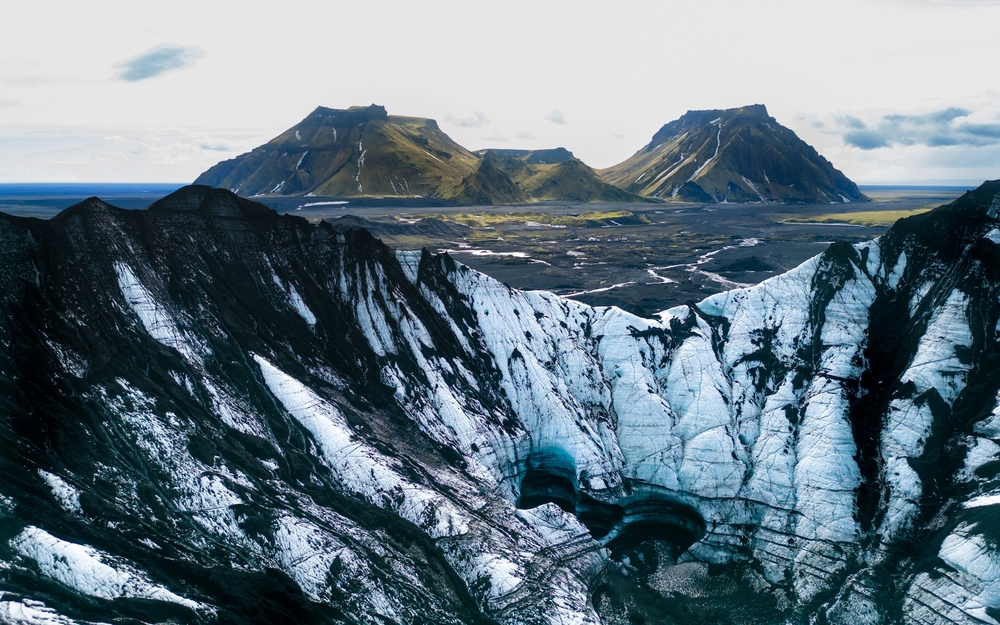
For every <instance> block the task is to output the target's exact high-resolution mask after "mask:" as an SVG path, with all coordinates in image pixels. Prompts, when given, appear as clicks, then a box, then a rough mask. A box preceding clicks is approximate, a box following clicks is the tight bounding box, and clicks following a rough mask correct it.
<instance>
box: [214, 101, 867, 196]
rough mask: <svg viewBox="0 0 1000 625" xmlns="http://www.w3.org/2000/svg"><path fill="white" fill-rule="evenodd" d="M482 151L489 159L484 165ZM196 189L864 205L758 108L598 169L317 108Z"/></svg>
mask: <svg viewBox="0 0 1000 625" xmlns="http://www.w3.org/2000/svg"><path fill="white" fill-rule="evenodd" d="M723 129H725V134H726V136H725V140H723V139H724V138H723V134H724V133H723ZM486 155H492V158H493V160H492V161H491V162H490V163H488V164H484V159H485V157H486ZM769 172H770V173H769ZM772 178H773V181H772ZM195 184H206V185H209V186H215V187H222V188H227V189H229V190H230V191H233V192H235V193H239V194H241V195H243V196H245V197H246V196H250V197H258V196H267V195H296V196H299V195H307V196H308V195H320V196H329V197H367V196H371V197H385V196H389V197H414V196H418V197H439V198H443V199H449V200H453V201H456V202H458V203H461V204H480V205H483V204H501V205H503V204H525V203H531V202H537V201H564V202H649V201H665V200H671V199H680V200H684V201H690V202H704V203H716V202H753V201H764V202H772V201H774V202H789V203H803V202H810V203H816V202H819V203H827V202H848V201H861V202H864V201H868V198H866V197H865V196H864V194H862V193H861V192H860V191H859V190H858V188H857V185H855V184H854V183H853V182H851V181H850V180H848V179H847V178H846V177H845V176H844V175H843V174H842V173H841V172H840V171H839V170H836V169H835V168H834V167H833V166H832V164H830V163H829V161H827V160H826V159H825V158H823V157H822V156H821V155H819V154H818V153H817V152H816V150H815V149H814V148H812V147H811V146H809V145H808V144H806V143H805V142H803V141H802V140H801V139H799V138H798V137H797V136H796V135H795V133H794V132H792V131H791V130H789V129H788V128H785V127H784V126H781V125H780V124H778V123H777V121H775V120H774V118H772V117H770V116H769V115H768V113H767V109H766V108H765V107H764V106H763V105H760V104H756V105H752V106H747V107H742V108H738V109H727V110H709V111H688V112H687V113H685V114H684V115H683V116H682V117H681V118H679V119H677V120H675V121H673V122H670V123H668V124H665V125H664V126H663V127H662V128H660V130H658V131H657V132H656V133H655V134H654V135H653V138H652V140H651V142H650V143H649V144H648V145H647V146H645V147H644V148H642V149H640V150H639V151H638V152H636V154H635V155H633V156H632V157H631V158H629V159H627V160H625V161H624V162H622V163H619V164H618V165H615V166H613V167H610V168H607V169H603V170H600V171H595V170H593V169H592V168H590V167H589V166H587V165H586V164H585V163H583V162H582V161H580V160H579V159H577V158H576V157H574V156H573V154H572V152H570V151H568V150H566V149H565V148H562V147H559V148H552V149H543V150H510V149H483V150H478V151H476V152H474V153H473V152H470V151H468V150H466V149H465V148H463V147H462V146H460V145H458V144H457V143H456V142H454V141H453V140H452V139H451V138H450V137H448V135H447V134H445V133H444V132H442V131H441V129H440V127H439V126H438V125H437V122H436V121H434V120H432V119H424V118H416V117H403V116H396V115H388V113H387V112H386V110H385V108H384V107H382V106H377V105H374V104H373V105H371V106H368V107H353V108H350V109H342V110H341V109H329V108H325V107H318V108H317V109H315V110H314V111H313V112H312V113H310V114H309V115H308V116H307V117H306V118H305V119H303V120H302V121H301V122H300V123H299V124H297V125H295V126H293V127H292V128H290V129H288V130H286V131H285V132H283V133H281V134H280V135H278V136H277V137H275V138H274V139H272V140H271V141H269V142H268V143H266V144H264V145H262V146H260V147H257V148H255V149H254V150H252V151H250V152H248V153H246V154H242V155H240V156H237V157H235V158H233V159H229V160H226V161H222V162H220V163H218V164H216V165H215V166H213V167H211V168H210V169H208V170H207V171H206V172H204V173H203V174H201V175H200V176H199V177H198V178H197V179H196V180H195Z"/></svg>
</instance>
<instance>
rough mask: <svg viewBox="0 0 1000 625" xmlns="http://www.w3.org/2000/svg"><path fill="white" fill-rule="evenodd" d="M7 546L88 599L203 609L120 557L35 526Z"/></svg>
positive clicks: (48, 575)
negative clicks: (149, 601)
mask: <svg viewBox="0 0 1000 625" xmlns="http://www.w3.org/2000/svg"><path fill="white" fill-rule="evenodd" d="M10 546H11V548H13V549H14V550H16V551H17V552H18V553H19V554H21V555H22V556H24V557H25V558H30V559H32V560H34V561H35V563H36V564H37V565H38V568H39V570H41V572H42V574H43V575H45V576H46V577H49V578H51V579H54V580H56V581H58V582H59V583H61V584H63V585H65V586H68V587H69V588H72V589H73V590H75V591H77V592H79V593H82V594H85V595H88V596H90V597H97V598H100V599H118V598H121V597H128V598H137V599H152V600H154V601H167V602H170V603H176V604H179V605H182V606H185V607H187V608H190V609H192V610H199V609H201V608H202V605H201V604H199V603H196V602H194V601H191V600H190V599H185V598H184V597H181V596H179V595H176V594H174V593H173V592H171V591H169V590H167V589H166V588H165V587H163V586H161V585H159V584H156V583H154V582H153V581H151V580H150V579H149V577H147V576H146V574H145V573H143V572H141V571H139V570H138V569H136V568H134V567H133V566H131V565H129V564H128V563H126V562H125V561H124V560H122V559H121V558H116V557H114V556H111V555H110V554H107V553H104V552H102V551H98V550H97V549H94V548H93V547H90V546H88V545H79V544H76V543H71V542H67V541H65V540H60V539H59V538H56V537H55V536H53V535H51V534H49V533H48V532H46V531H45V530H42V529H39V528H37V527H34V526H29V527H27V528H25V529H24V531H23V532H21V533H20V534H19V535H17V536H15V537H14V538H12V539H11V541H10Z"/></svg>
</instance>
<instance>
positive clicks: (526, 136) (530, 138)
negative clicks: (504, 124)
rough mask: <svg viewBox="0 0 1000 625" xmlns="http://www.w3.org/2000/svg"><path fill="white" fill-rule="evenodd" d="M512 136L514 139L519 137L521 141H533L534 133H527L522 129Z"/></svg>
mask: <svg viewBox="0 0 1000 625" xmlns="http://www.w3.org/2000/svg"><path fill="white" fill-rule="evenodd" d="M514 138H515V139H520V140H522V141H534V140H535V135H532V134H529V133H527V132H524V131H523V130H522V131H521V132H519V133H517V134H516V135H514Z"/></svg>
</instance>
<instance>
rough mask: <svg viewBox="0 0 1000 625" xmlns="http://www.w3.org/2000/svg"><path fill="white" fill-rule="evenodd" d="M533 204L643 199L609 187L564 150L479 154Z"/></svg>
mask: <svg viewBox="0 0 1000 625" xmlns="http://www.w3.org/2000/svg"><path fill="white" fill-rule="evenodd" d="M476 154H477V155H479V156H482V157H484V158H486V157H492V158H493V159H494V161H493V164H494V166H495V167H496V168H497V169H499V170H500V171H502V172H503V173H504V174H506V175H507V177H509V178H510V179H511V180H512V181H513V182H514V183H515V184H516V185H517V186H518V187H520V188H521V189H523V190H524V193H525V194H527V196H528V197H530V198H531V199H533V200H538V201H546V200H548V201H568V202H644V201H648V200H646V199H645V198H643V197H640V196H638V195H635V194H632V193H629V192H627V191H623V190H622V189H619V188H618V187H616V186H614V185H611V184H608V183H606V182H604V181H603V180H601V179H600V177H598V175H597V173H596V172H595V171H594V170H593V169H591V168H590V167H588V166H587V165H586V164H585V163H584V162H583V161H581V160H580V159H578V158H576V157H575V156H573V153H572V152H570V151H569V150H567V149H565V148H555V149H551V150H481V151H479V152H476Z"/></svg>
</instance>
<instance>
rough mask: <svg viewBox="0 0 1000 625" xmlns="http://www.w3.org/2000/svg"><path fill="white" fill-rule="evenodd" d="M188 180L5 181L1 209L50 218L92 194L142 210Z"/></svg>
mask: <svg viewBox="0 0 1000 625" xmlns="http://www.w3.org/2000/svg"><path fill="white" fill-rule="evenodd" d="M184 184H185V183H180V182H175V183H94V182H66V183H63V182H59V183H3V184H0V212H3V213H7V214H10V215H20V216H23V217H39V218H42V219H48V218H50V217H53V216H55V215H57V214H59V212H60V211H62V210H64V209H66V208H69V207H70V206H72V205H74V204H76V203H78V202H82V201H83V200H85V199H87V198H90V197H99V198H101V199H102V200H104V201H105V202H107V203H109V204H113V205H115V206H118V207H120V208H128V209H142V208H146V207H147V206H149V205H150V204H152V203H153V202H155V201H156V200H158V199H160V198H162V197H164V196H166V195H169V194H170V193H173V192H174V191H176V190H177V189H179V188H181V187H183V186H184Z"/></svg>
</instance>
